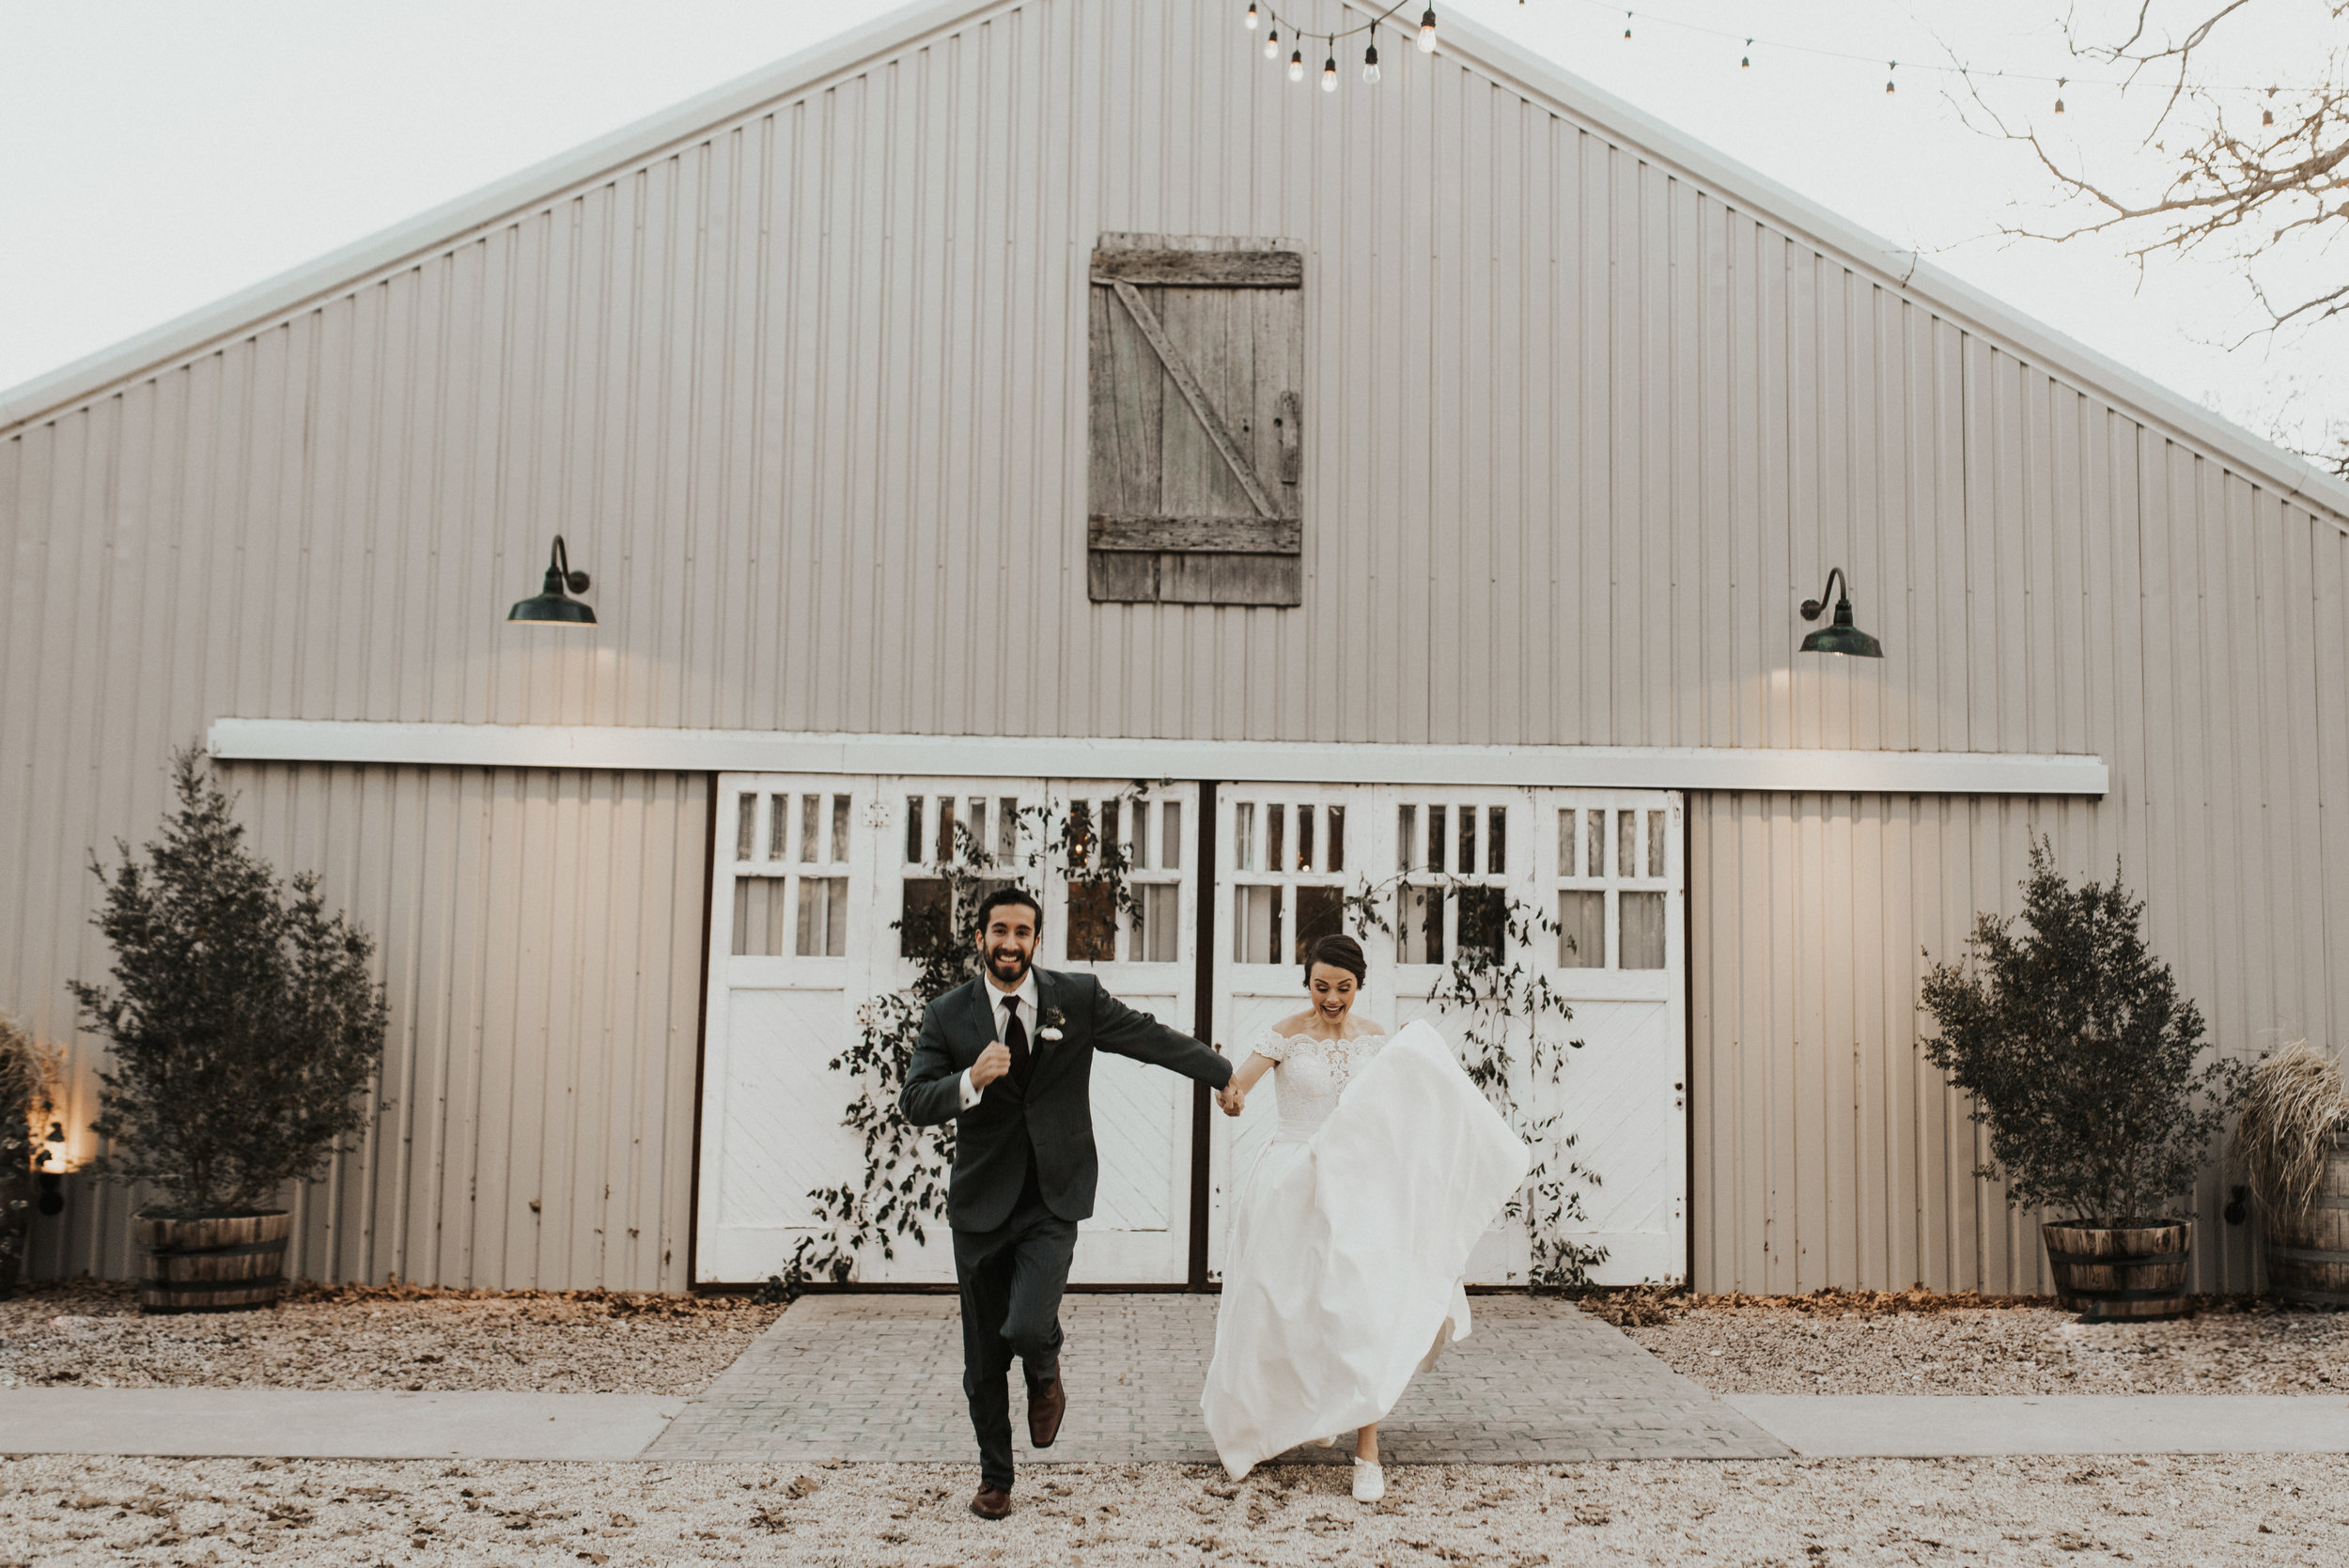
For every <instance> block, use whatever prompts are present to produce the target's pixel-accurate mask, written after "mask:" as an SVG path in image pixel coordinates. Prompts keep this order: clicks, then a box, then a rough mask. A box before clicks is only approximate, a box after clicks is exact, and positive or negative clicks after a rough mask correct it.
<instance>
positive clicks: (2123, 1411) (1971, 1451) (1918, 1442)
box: [1722, 1394, 2349, 1459]
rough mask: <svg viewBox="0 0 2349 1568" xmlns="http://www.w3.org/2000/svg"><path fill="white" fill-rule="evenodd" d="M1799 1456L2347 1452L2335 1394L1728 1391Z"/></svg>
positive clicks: (2344, 1417) (2341, 1403)
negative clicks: (1817, 1392) (1816, 1392)
mask: <svg viewBox="0 0 2349 1568" xmlns="http://www.w3.org/2000/svg"><path fill="white" fill-rule="evenodd" d="M1722 1403H1723V1404H1725V1405H1729V1406H1730V1407H1731V1408H1732V1409H1735V1410H1736V1411H1738V1412H1739V1413H1741V1414H1742V1415H1745V1416H1746V1417H1748V1418H1749V1419H1750V1420H1751V1421H1753V1422H1754V1424H1755V1425H1757V1426H1759V1427H1761V1428H1762V1429H1763V1430H1765V1431H1766V1432H1768V1433H1769V1434H1770V1435H1771V1436H1775V1437H1777V1438H1778V1439H1779V1441H1781V1442H1782V1443H1784V1444H1785V1445H1786V1446H1787V1447H1788V1448H1790V1449H1792V1450H1793V1451H1794V1452H1797V1453H1798V1454H1803V1455H1805V1456H1816V1457H1821V1458H1871V1459H1875V1458H1885V1459H1892V1458H1914V1459H1941V1458H1959V1457H1968V1456H1973V1455H1983V1454H2029V1453H2077V1454H2094V1453H2349V1399H2343V1398H2342V1397H2341V1396H2340V1395H2339V1394H2049V1395H2044V1396H2033V1395H2029V1394H1730V1395H1727V1396H1725V1397H1724V1398H1723V1400H1722Z"/></svg>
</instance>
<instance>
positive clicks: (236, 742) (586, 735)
mask: <svg viewBox="0 0 2349 1568" xmlns="http://www.w3.org/2000/svg"><path fill="white" fill-rule="evenodd" d="M208 744H209V745H210V750H211V753H212V754H213V755H214V756H215V757H218V758H220V759H221V760H223V761H226V762H340V763H380V764H407V765H420V766H438V767H455V768H593V769H603V770H616V771H641V772H664V773H671V772H675V773H701V772H708V773H735V772H740V773H822V774H851V775H859V776H867V777H869V776H872V775H875V774H882V775H894V776H904V775H924V776H926V775H941V776H952V777H957V778H963V777H974V776H998V775H1000V776H1002V777H1006V778H1053V779H1158V778H1176V779H1200V778H1217V779H1250V780H1254V781H1257V782H1260V783H1266V784H1292V783H1293V784H1312V783H1315V782H1317V781H1321V780H1327V779H1346V780H1351V781H1355V782H1358V783H1361V784H1502V785H1523V786H1530V787H1542V786H1550V787H1563V788H1574V789H1706V790H1766V791H1773V792H1779V793H1788V794H1803V795H1811V794H1826V795H2089V796H2097V795H2103V794H2105V793H2106V791H2107V790H2108V788H2109V786H2110V774H2111V769H2110V768H2108V767H2107V765H2106V763H2105V760H2104V759H2103V758H2102V757H2097V756H2072V755H2041V754H2035V753H2003V752H1828V751H1803V750H1797V749H1791V748H1781V747H1740V746H1405V745H1376V744H1355V743H1345V742H1334V743H1333V742H1307V741H1294V742H1293V741H1266V740H1114V739H1088V738H1082V737H1026V736H979V735H817V734H808V733H795V732H790V731H769V730H684V729H649V728H636V727H630V726H625V725H600V724H428V723H378V722H368V721H357V720H342V719H215V720H213V721H212V725H211V733H210V737H209V741H208Z"/></svg>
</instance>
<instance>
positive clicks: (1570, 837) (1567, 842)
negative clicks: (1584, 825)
mask: <svg viewBox="0 0 2349 1568" xmlns="http://www.w3.org/2000/svg"><path fill="white" fill-rule="evenodd" d="M1578 815H1579V814H1578V813H1577V812H1576V811H1575V809H1574V808H1573V807H1571V806H1568V807H1566V808H1565V809H1564V810H1563V811H1561V812H1560V813H1559V814H1558V875H1559V876H1561V877H1571V876H1573V875H1574V874H1575V870H1574V850H1575V846H1576V843H1577V842H1578V831H1579V828H1580V826H1581V824H1580V823H1579V821H1578V820H1577V818H1578Z"/></svg>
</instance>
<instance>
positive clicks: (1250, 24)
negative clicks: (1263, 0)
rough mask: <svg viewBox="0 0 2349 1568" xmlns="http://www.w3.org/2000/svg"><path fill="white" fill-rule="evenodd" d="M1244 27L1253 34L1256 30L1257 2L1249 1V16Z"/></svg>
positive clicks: (1254, 0)
mask: <svg viewBox="0 0 2349 1568" xmlns="http://www.w3.org/2000/svg"><path fill="white" fill-rule="evenodd" d="M1244 25H1245V26H1246V27H1247V28H1248V30H1249V31H1250V32H1254V31H1255V30H1256V0H1248V16H1247V19H1246V21H1245V23H1244Z"/></svg>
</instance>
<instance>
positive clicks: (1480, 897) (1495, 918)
mask: <svg viewBox="0 0 2349 1568" xmlns="http://www.w3.org/2000/svg"><path fill="white" fill-rule="evenodd" d="M1459 897H1460V933H1459V939H1460V951H1462V952H1463V953H1481V954H1483V955H1485V956H1486V957H1487V958H1489V959H1491V960H1492V961H1493V962H1495V963H1499V962H1500V961H1501V955H1502V952H1503V950H1504V949H1505V948H1506V947H1507V945H1508V939H1509V891H1508V890H1507V889H1506V888H1462V889H1461V890H1460V894H1459Z"/></svg>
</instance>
